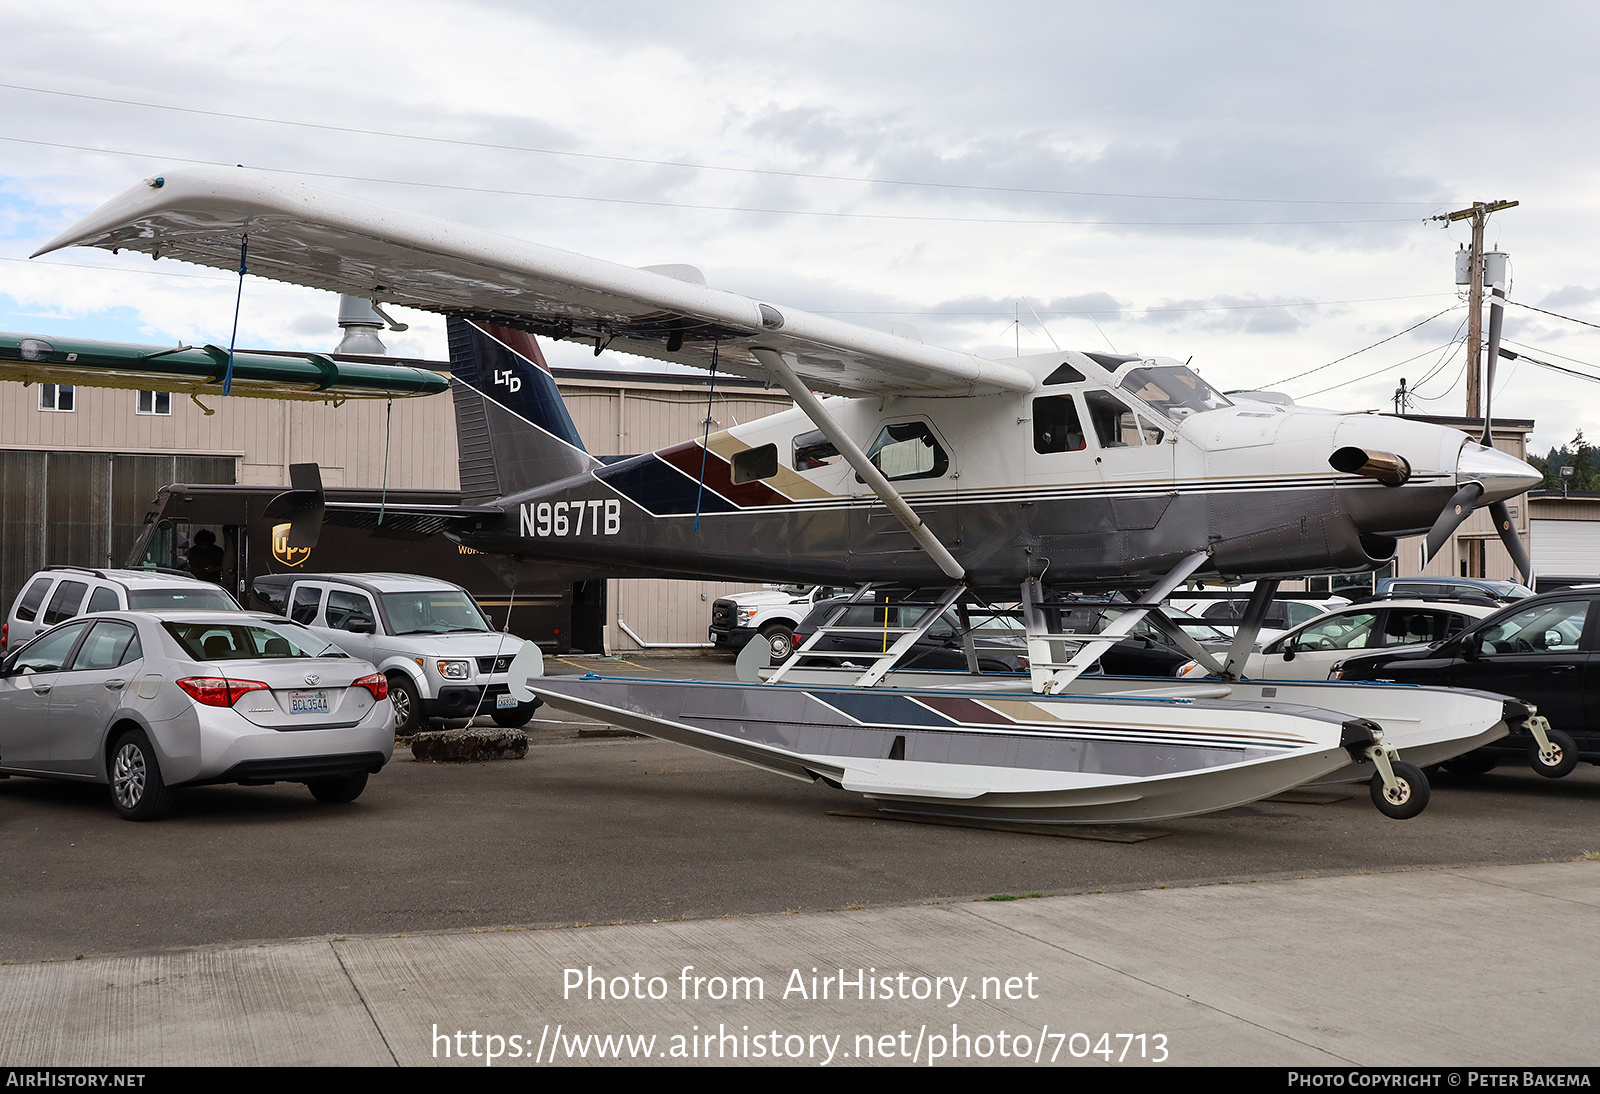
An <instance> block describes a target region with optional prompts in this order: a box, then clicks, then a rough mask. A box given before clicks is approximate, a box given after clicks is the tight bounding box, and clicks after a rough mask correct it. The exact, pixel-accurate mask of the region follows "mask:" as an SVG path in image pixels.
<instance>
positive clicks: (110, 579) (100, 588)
mask: <svg viewBox="0 0 1600 1094" xmlns="http://www.w3.org/2000/svg"><path fill="white" fill-rule="evenodd" d="M191 610H200V611H224V612H236V611H239V610H240V609H239V603H238V601H236V600H234V599H233V597H231V596H229V595H228V593H227V591H226V590H224V589H223V588H222V587H220V586H218V585H213V584H211V582H209V581H201V580H200V579H199V578H197V577H194V576H192V575H190V574H186V573H183V572H182V571H181V570H155V569H152V570H92V569H90V568H89V567H87V566H47V567H45V568H44V569H43V570H40V571H39V572H38V573H36V574H34V575H33V576H32V577H30V578H29V579H28V580H27V581H26V582H25V583H24V584H23V586H22V591H21V592H20V593H18V594H17V598H16V600H14V601H12V603H11V611H10V612H9V613H8V614H7V615H6V621H5V623H4V625H0V653H4V652H5V651H6V650H11V649H16V648H17V647H18V646H21V645H23V644H25V643H27V642H28V641H30V640H31V639H32V638H33V636H34V635H36V634H39V633H40V632H42V631H45V630H48V629H49V628H51V627H53V626H55V625H56V624H57V623H61V622H65V621H66V620H68V619H72V618H73V617H75V616H79V615H94V614H97V613H99V612H118V611H191Z"/></svg>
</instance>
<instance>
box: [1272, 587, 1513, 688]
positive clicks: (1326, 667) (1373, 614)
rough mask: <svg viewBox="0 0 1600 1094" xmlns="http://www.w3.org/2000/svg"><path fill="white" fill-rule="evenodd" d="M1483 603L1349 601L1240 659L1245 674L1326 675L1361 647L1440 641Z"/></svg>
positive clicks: (1472, 618) (1475, 616) (1485, 608)
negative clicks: (1348, 604)
mask: <svg viewBox="0 0 1600 1094" xmlns="http://www.w3.org/2000/svg"><path fill="white" fill-rule="evenodd" d="M1496 610H1497V609H1496V607H1495V606H1494V605H1493V604H1491V603H1488V602H1483V603H1454V602H1439V601H1432V600H1385V601H1381V602H1378V601H1373V602H1368V603H1360V604H1352V605H1351V606H1350V607H1348V608H1335V609H1334V610H1333V611H1331V612H1325V613H1324V614H1322V615H1320V616H1317V617H1316V618H1315V619H1312V620H1309V621H1308V622H1305V623H1302V624H1300V625H1299V626H1298V627H1294V628H1291V629H1290V630H1289V631H1287V632H1285V633H1284V635H1283V636H1282V637H1281V638H1277V639H1275V640H1273V641H1271V642H1268V643H1267V644H1266V645H1265V646H1263V647H1262V649H1261V651H1260V652H1259V653H1252V654H1251V655H1250V656H1249V657H1248V658H1246V659H1245V668H1244V674H1245V675H1246V676H1247V677H1252V678H1257V679H1267V680H1326V679H1327V678H1328V674H1329V673H1330V672H1331V671H1333V667H1334V665H1336V664H1338V663H1339V662H1341V661H1344V660H1346V659H1348V658H1349V657H1350V656H1351V655H1352V654H1354V653H1357V652H1360V651H1366V650H1385V651H1388V652H1391V653H1392V652H1395V651H1397V650H1400V649H1413V648H1415V647H1418V646H1426V645H1428V644H1429V643H1430V642H1442V641H1443V640H1444V639H1446V638H1451V637H1453V636H1455V635H1457V634H1460V633H1461V632H1462V631H1464V630H1466V629H1467V628H1468V627H1470V626H1472V624H1473V623H1475V622H1477V621H1478V620H1480V619H1482V618H1484V617H1485V616H1487V615H1493V614H1494V612H1495V611H1496Z"/></svg>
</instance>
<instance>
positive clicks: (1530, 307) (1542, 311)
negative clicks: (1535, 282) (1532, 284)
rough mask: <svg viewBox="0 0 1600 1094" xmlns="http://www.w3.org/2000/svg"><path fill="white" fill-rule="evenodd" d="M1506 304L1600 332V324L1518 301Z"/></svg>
mask: <svg viewBox="0 0 1600 1094" xmlns="http://www.w3.org/2000/svg"><path fill="white" fill-rule="evenodd" d="M1506 303H1507V304H1515V305H1516V306H1517V307H1519V308H1527V309H1528V310H1529V311H1536V312H1539V313H1540V314H1541V315H1553V316H1555V317H1556V318H1557V319H1565V320H1566V321H1567V322H1569V323H1578V324H1581V325H1582V326H1585V327H1594V328H1595V329H1596V330H1600V323H1591V322H1589V321H1588V320H1587V319H1574V318H1573V317H1572V316H1570V315H1562V314H1561V313H1560V312H1554V311H1546V310H1545V309H1544V308H1536V307H1534V306H1533V305H1532V304H1524V303H1523V302H1522V301H1520V300H1507V301H1506Z"/></svg>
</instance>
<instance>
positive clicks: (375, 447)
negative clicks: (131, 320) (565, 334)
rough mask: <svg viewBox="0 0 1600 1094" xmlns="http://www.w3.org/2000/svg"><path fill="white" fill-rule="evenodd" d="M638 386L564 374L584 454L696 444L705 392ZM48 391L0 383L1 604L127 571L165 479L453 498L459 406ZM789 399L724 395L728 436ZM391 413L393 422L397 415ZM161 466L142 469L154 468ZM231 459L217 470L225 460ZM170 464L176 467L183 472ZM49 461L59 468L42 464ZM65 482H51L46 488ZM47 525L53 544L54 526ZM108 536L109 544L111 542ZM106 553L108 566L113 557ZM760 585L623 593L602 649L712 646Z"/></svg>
mask: <svg viewBox="0 0 1600 1094" xmlns="http://www.w3.org/2000/svg"><path fill="white" fill-rule="evenodd" d="M687 379H688V381H689V382H678V381H666V382H644V381H640V380H639V379H637V378H636V377H633V376H623V375H619V376H618V378H617V379H615V380H612V379H610V378H607V377H598V378H596V377H593V376H592V375H591V376H590V377H587V378H578V379H568V378H558V382H559V386H560V388H561V391H562V394H563V396H564V397H565V398H566V400H567V404H568V407H569V409H570V410H571V412H572V417H573V421H574V422H575V423H576V424H577V426H578V431H579V433H580V434H581V435H582V437H583V440H584V444H585V445H586V446H587V447H588V449H589V451H591V452H593V453H594V454H595V455H601V456H610V455H620V454H625V453H635V452H644V451H649V450H651V449H654V448H659V447H661V446H663V445H668V444H673V443H676V442H678V441H682V440H687V439H688V438H690V437H695V436H699V435H700V434H701V432H702V431H703V429H704V425H703V422H704V420H705V417H706V388H705V384H704V382H699V383H696V382H694V378H692V377H691V378H687ZM38 392H39V389H38V388H37V387H33V386H29V387H23V386H22V385H20V384H0V429H3V432H0V437H4V438H5V442H6V443H5V444H4V445H0V460H4V461H5V462H4V463H3V469H4V473H5V481H4V489H3V490H0V594H3V595H4V596H6V597H7V600H6V602H5V603H6V604H9V602H10V601H9V598H10V597H12V596H14V595H15V593H16V591H17V586H18V584H19V583H20V582H21V581H22V580H23V579H25V578H26V577H27V575H28V574H29V573H32V572H33V571H34V570H36V569H38V568H39V567H40V566H42V565H45V564H46V563H74V564H78V565H94V566H103V565H108V564H120V563H121V562H122V561H123V560H124V558H125V556H126V554H127V550H128V548H129V547H130V546H131V545H132V543H133V540H134V539H135V538H136V537H137V535H138V532H139V530H140V528H139V522H140V521H142V520H143V517H144V513H145V508H146V506H147V504H148V502H149V500H150V499H151V498H153V497H154V496H155V492H156V490H157V489H159V488H160V487H162V486H164V485H166V484H167V483H169V482H174V481H177V482H185V481H187V482H235V481H237V482H240V483H245V484H253V485H276V484H287V483H288V465H289V464H290V463H302V462H311V461H315V462H316V463H318V464H320V465H321V467H322V478H323V482H324V484H326V485H328V486H364V487H377V486H382V485H384V483H385V481H386V480H385V467H384V464H385V456H386V454H387V462H388V470H387V483H388V485H389V486H391V487H394V488H397V489H399V488H405V487H414V488H421V489H441V490H454V489H457V488H458V487H459V481H458V477H457V467H456V429H455V414H454V410H453V408H452V405H451V401H450V399H449V397H448V396H435V397H432V398H425V399H399V400H396V401H395V402H394V403H393V404H392V409H391V404H388V403H385V402H382V401H372V400H351V401H348V402H345V403H344V404H342V405H340V406H333V405H332V404H330V403H302V402H283V401H273V400H266V399H242V398H238V399H223V398H205V397H202V401H203V402H204V403H205V404H206V407H208V408H209V409H210V410H211V411H212V413H211V414H207V413H206V412H205V409H203V408H202V407H201V406H200V405H198V404H197V403H195V402H193V401H192V400H190V399H188V398H185V397H182V396H176V395H175V396H173V398H172V413H171V414H170V415H150V414H137V413H135V410H136V407H137V400H138V394H137V393H136V392H133V391H121V390H115V389H107V388H78V389H77V390H76V391H75V392H74V405H75V409H74V410H72V411H71V412H70V413H67V412H57V411H43V410H40V409H39V394H38ZM788 406H789V399H788V397H787V396H786V395H784V394H783V393H782V392H781V391H771V392H768V391H764V390H759V389H755V390H751V389H732V390H731V391H728V392H725V391H722V390H719V391H718V392H717V393H716V395H715V396H714V398H713V400H712V410H711V416H712V417H713V418H714V419H716V423H715V424H713V426H712V429H713V430H715V429H718V428H722V427H726V426H730V425H734V424H737V423H740V422H747V421H750V420H752V419H754V418H759V417H762V416H763V415H766V414H770V413H773V412H774V411H777V410H783V409H786V408H787V407H788ZM391 415H392V418H391ZM156 456H160V457H162V458H159V459H154V458H146V457H156ZM219 457H220V459H219ZM174 461H175V462H174ZM47 464H48V466H47ZM51 476H54V481H55V483H56V486H55V487H54V488H51V489H49V490H47V489H46V486H45V484H46V482H48V481H49V480H50V479H51ZM47 529H48V530H49V536H48V539H47V537H46V530H47ZM108 532H109V535H108ZM108 549H109V552H110V553H109V555H108V554H107V551H108ZM758 587H759V586H754V585H741V584H732V583H727V582H697V581H696V582H678V581H648V582H641V581H625V582H612V583H611V589H610V593H609V598H610V604H609V606H608V609H607V628H606V629H607V646H608V648H615V649H624V650H626V649H633V648H636V646H635V643H634V642H632V641H631V640H630V639H629V638H628V637H627V636H626V634H625V633H623V631H622V630H621V629H620V628H619V627H618V626H617V625H616V620H617V618H618V616H619V615H620V616H621V617H622V618H623V619H624V620H625V621H626V622H627V624H628V626H629V627H630V628H631V629H632V630H633V631H634V632H635V633H636V634H638V635H639V636H640V637H641V638H643V639H644V640H645V641H647V642H651V643H657V642H661V643H691V642H704V641H705V640H706V628H707V627H708V626H709V624H710V621H711V603H710V602H711V601H712V600H714V599H716V598H717V597H718V596H720V595H722V594H723V593H725V592H729V591H737V590H743V589H749V588H758Z"/></svg>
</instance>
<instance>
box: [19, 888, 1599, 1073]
mask: <svg viewBox="0 0 1600 1094" xmlns="http://www.w3.org/2000/svg"><path fill="white" fill-rule="evenodd" d="M1597 910H1600V864H1597V863H1593V862H1576V863H1553V864H1543V865H1532V866H1502V867H1486V868H1473V869H1460V870H1430V871H1414V872H1404V873H1391V874H1382V875H1358V876H1347V877H1326V878H1308V879H1300V880H1293V881H1279V882H1260V883H1253V884H1238V885H1218V886H1210V887H1204V888H1188V889H1156V890H1141V891H1135V892H1122V893H1109V894H1089V895H1082V896H1065V897H1053V898H1041V899H1022V900H1016V901H1009V902H995V901H979V902H964V903H959V904H939V905H922V906H913V907H896V908H883V909H866V910H843V911H838V912H831V913H807V914H796V915H767V916H755V917H741V918H726V919H707V920H695V921H678V922H667V923H644V924H625V925H617V926H592V927H568V928H560V929H551V930H537V931H527V930H515V929H506V930H492V931H462V932H438V933H431V934H425V935H417V936H411V937H406V936H398V937H364V938H362V937H352V938H348V939H344V938H334V939H314V940H304V939H302V940H295V941H285V942H268V943H260V944H250V945H235V946H221V947H212V948H206V949H196V950H182V951H168V952H158V953H146V954H134V955H127V956H113V957H91V958H85V959H82V960H78V961H62V962H42V963H34V964H21V965H12V966H8V967H4V968H0V1045H4V1046H5V1049H4V1055H5V1058H4V1063H5V1064H7V1065H11V1066H48V1065H80V1066H99V1067H118V1068H130V1067H138V1066H146V1065H148V1066H156V1065H182V1064H220V1065H237V1064H275V1065H284V1064H359V1065H372V1064H396V1063H398V1064H435V1063H438V1064H468V1065H475V1066H485V1065H486V1064H490V1063H492V1064H494V1065H496V1066H512V1067H514V1066H528V1065H530V1064H535V1063H550V1062H552V1060H551V1056H552V1053H554V1056H555V1059H554V1061H553V1062H557V1063H568V1062H571V1063H579V1062H583V1060H584V1059H585V1058H586V1059H587V1060H588V1061H589V1062H596V1063H599V1062H617V1061H616V1057H618V1056H620V1057H621V1060H620V1062H629V1061H630V1060H632V1061H633V1062H637V1063H645V1062H647V1061H648V1062H651V1063H658V1064H662V1063H674V1062H689V1063H707V1062H710V1063H734V1062H738V1063H742V1062H746V1061H749V1062H754V1063H772V1062H774V1057H776V1060H777V1062H786V1063H801V1064H804V1063H810V1064H823V1063H828V1062H830V1061H831V1064H832V1065H833V1066H844V1065H850V1064H862V1063H895V1064H910V1063H919V1064H927V1063H929V1062H930V1057H932V1062H934V1063H936V1064H940V1065H943V1064H949V1063H958V1064H959V1063H969V1062H970V1063H998V1062H1007V1063H1021V1062H1023V1061H1024V1059H1025V1060H1026V1061H1027V1062H1030V1063H1032V1062H1038V1063H1050V1062H1052V1060H1053V1061H1054V1062H1055V1063H1057V1064H1071V1063H1090V1064H1103V1063H1105V1062H1106V1055H1107V1054H1108V1053H1109V1055H1110V1062H1112V1063H1118V1062H1119V1060H1120V1062H1121V1063H1122V1064H1124V1065H1127V1064H1135V1063H1139V1062H1145V1063H1150V1062H1155V1061H1156V1060H1157V1059H1158V1058H1164V1059H1165V1060H1166V1061H1167V1062H1169V1063H1172V1064H1180V1065H1204V1064H1246V1065H1251V1064H1254V1065H1280V1066H1282V1065H1297V1064H1305V1065H1325V1066H1341V1065H1347V1064H1355V1065H1407V1064H1409V1065H1455V1066H1464V1065H1470V1064H1477V1065H1532V1066H1539V1065H1544V1066H1554V1065H1584V1064H1595V1063H1596V1062H1597V1059H1600V1042H1596V1041H1595V1039H1594V1037H1593V1027H1592V1016H1591V1013H1590V1011H1591V1006H1592V1002H1593V993H1594V984H1595V983H1596V981H1597V979H1600V957H1597V956H1596V949H1597V948H1596V947H1595V945H1594V937H1593V934H1594V931H1593V926H1594V924H1595V923H1596V922H1600V920H1597V917H1596V912H1597ZM691 966H692V968H691ZM841 969H842V970H843V975H842V978H841ZM569 970H571V971H569ZM685 970H687V971H685ZM813 970H815V971H813ZM635 974H638V975H637V976H635ZM902 974H904V975H902ZM735 977H740V978H745V979H743V980H740V981H738V982H737V984H736V983H735V981H734V979H733V978H735ZM657 978H658V979H657ZM841 979H842V981H843V998H840V995H841V990H840V982H841ZM757 982H759V983H760V985H761V987H760V988H759V989H758V988H757V987H756V986H755V985H756V984H757ZM953 989H959V990H960V998H959V1001H955V1002H954V1005H951V1004H952V995H953ZM735 991H737V993H738V995H739V998H737V999H733V998H730V997H729V996H730V993H733V992H735ZM747 991H748V993H749V994H750V996H751V998H749V999H746V998H744V995H745V993H746V992H747ZM602 993H603V997H602ZM696 994H698V995H699V998H698V999H696V998H695V995H696ZM618 995H622V996H624V997H623V998H617V996H618ZM638 995H642V996H643V998H637V997H636V996H638ZM652 995H660V996H661V998H652ZM686 995H687V996H688V998H685V996H686ZM718 995H720V996H722V998H720V999H719V998H714V997H715V996H718ZM591 996H592V998H591ZM823 996H825V997H823ZM874 996H876V997H874ZM919 996H926V997H925V998H919ZM985 996H987V998H985ZM558 1026H559V1027H560V1030H559V1036H558V1035H557V1027H558ZM474 1033H476V1034H477V1037H476V1039H474V1038H473V1036H472V1035H473V1034H474ZM458 1034H459V1036H458ZM1107 1034H1108V1035H1109V1037H1103V1036H1102V1035H1107ZM596 1035H598V1038H606V1037H607V1036H612V1037H614V1038H616V1039H613V1040H611V1041H609V1042H607V1041H604V1040H600V1039H598V1038H597V1037H596ZM1002 1035H1003V1036H1002ZM652 1036H653V1037H654V1040H653V1041H645V1040H639V1038H641V1037H642V1038H650V1037H652ZM1002 1053H1004V1055H1002ZM495 1054H498V1058H494V1059H491V1058H490V1057H491V1056H494V1055H495ZM985 1054H986V1055H985Z"/></svg>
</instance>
